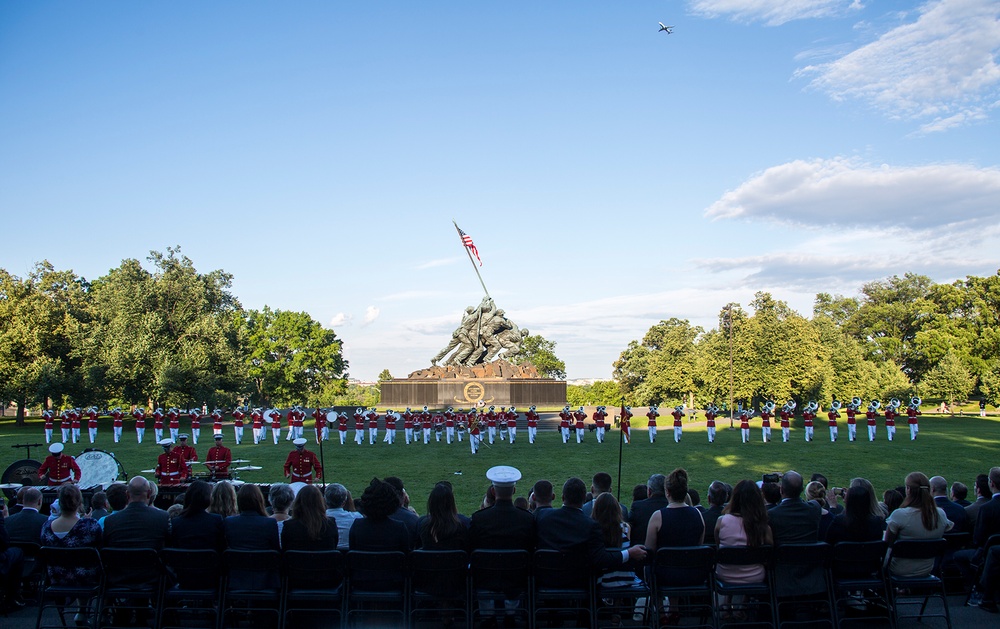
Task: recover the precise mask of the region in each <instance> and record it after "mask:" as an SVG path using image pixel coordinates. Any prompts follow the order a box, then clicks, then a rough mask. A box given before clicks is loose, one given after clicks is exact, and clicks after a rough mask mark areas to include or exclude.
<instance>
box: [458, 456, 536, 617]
mask: <svg viewBox="0 0 1000 629" xmlns="http://www.w3.org/2000/svg"><path fill="white" fill-rule="evenodd" d="M486 478H487V479H489V480H490V482H491V483H493V492H494V495H495V496H496V502H494V504H493V506H491V507H487V508H485V509H480V510H479V511H476V512H475V513H473V514H472V524H471V525H470V526H469V545H470V547H471V549H472V550H473V551H475V550H477V549H488V550H526V551H528V552H529V553H531V552H534V550H535V518H534V516H532V515H531V513H530V512H528V511H525V510H523V509H518V508H517V507H515V506H514V491H515V484H516V483H517V481H519V480H521V472H520V471H519V470H518V469H517V468H514V467H510V466H507V465H497V466H495V467H491V468H490V469H488V470H486ZM546 517H549V516H546ZM484 585H486V586H487V587H489V588H492V587H494V586H493V585H492V584H484ZM496 589H503V584H499V583H498V584H496ZM508 594H509V598H508V599H507V600H505V601H504V607H505V609H506V610H507V615H508V618H507V619H505V624H510V623H512V622H513V620H514V611H515V610H516V609H517V606H518V600H517V599H516V598H514V594H515V593H513V592H510V593H508ZM494 605H495V601H493V600H485V599H483V600H480V601H479V606H480V611H481V613H482V615H483V617H484V619H485V620H484V623H483V625H482V626H489V625H492V626H496V617H495V615H494V612H493V610H494V609H495V607H494Z"/></svg>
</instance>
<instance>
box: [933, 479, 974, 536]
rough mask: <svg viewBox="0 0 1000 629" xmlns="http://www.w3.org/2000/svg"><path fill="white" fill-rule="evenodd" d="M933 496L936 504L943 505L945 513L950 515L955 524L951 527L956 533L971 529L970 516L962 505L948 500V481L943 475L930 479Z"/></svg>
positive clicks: (942, 508)
mask: <svg viewBox="0 0 1000 629" xmlns="http://www.w3.org/2000/svg"><path fill="white" fill-rule="evenodd" d="M930 485H931V496H933V497H934V504H936V505H937V506H939V507H941V510H942V511H944V514H945V515H946V516H948V519H949V520H951V523H952V524H954V525H955V526H954V527H953V528H952V529H951V530H952V532H954V533H963V532H965V531H968V530H969V516H968V515H967V514H966V513H965V509H964V508H962V506H961V505H958V504H955V503H954V502H952V501H951V500H948V481H946V480H945V479H944V477H943V476H934V477H932V478H931V480H930Z"/></svg>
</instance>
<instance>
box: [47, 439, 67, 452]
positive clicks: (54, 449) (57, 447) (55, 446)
mask: <svg viewBox="0 0 1000 629" xmlns="http://www.w3.org/2000/svg"><path fill="white" fill-rule="evenodd" d="M65 449H66V446H64V445H63V444H61V443H59V442H58V441H57V442H55V443H53V444H52V445H50V446H49V452H51V453H52V454H59V453H60V452H62V451H63V450H65Z"/></svg>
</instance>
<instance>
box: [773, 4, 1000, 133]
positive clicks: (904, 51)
mask: <svg viewBox="0 0 1000 629" xmlns="http://www.w3.org/2000/svg"><path fill="white" fill-rule="evenodd" d="M764 1H765V0H761V2H764ZM998 55H1000V3H998V2H997V1H996V0H938V1H932V2H928V3H927V4H924V5H923V6H921V7H920V8H919V11H918V17H917V19H916V21H915V22H911V23H908V24H903V25H901V26H897V27H895V28H892V29H891V30H889V31H888V32H886V33H884V34H882V35H881V36H880V37H879V38H878V39H876V40H875V41H873V42H871V43H869V44H866V45H864V46H862V47H860V48H858V49H857V50H854V51H853V52H851V53H849V54H847V55H844V56H843V57H840V58H839V59H837V60H835V61H832V62H830V63H824V64H818V65H810V66H806V67H804V68H801V69H800V70H798V71H797V73H796V74H797V75H798V76H806V75H815V78H814V79H813V80H812V82H811V86H813V87H815V88H817V89H819V90H822V91H824V92H826V93H828V94H829V95H830V96H831V97H832V98H833V99H834V100H846V99H859V100H863V101H867V102H870V103H871V104H872V105H873V106H874V107H876V108H877V109H879V110H881V111H882V112H883V113H885V115H887V116H889V117H890V118H898V119H904V120H915V119H921V118H932V119H933V122H931V123H928V124H927V125H925V127H924V129H923V131H924V132H933V131H942V130H945V129H948V128H950V127H953V126H956V125H958V124H964V123H967V122H969V121H975V120H981V119H982V118H983V116H984V113H983V111H984V107H985V108H989V107H991V106H993V105H994V103H996V101H997V100H998V97H1000V64H998Z"/></svg>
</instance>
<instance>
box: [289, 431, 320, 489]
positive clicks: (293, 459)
mask: <svg viewBox="0 0 1000 629" xmlns="http://www.w3.org/2000/svg"><path fill="white" fill-rule="evenodd" d="M292 444H294V445H295V449H294V450H292V451H291V452H289V453H288V458H286V459H285V477H286V478H288V479H289V480H290V482H293V483H310V484H311V483H312V482H313V478H314V476H313V473H314V472H315V478H316V479H320V478H323V467H322V466H321V465H320V462H319V457H318V456H316V455H315V454H314V453H313V452H310V451H309V450H306V440H305V438H304V437H299V438H298V439H296V440H295V441H293V442H292Z"/></svg>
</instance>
